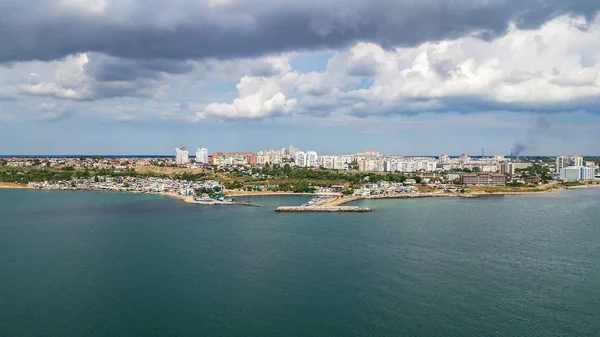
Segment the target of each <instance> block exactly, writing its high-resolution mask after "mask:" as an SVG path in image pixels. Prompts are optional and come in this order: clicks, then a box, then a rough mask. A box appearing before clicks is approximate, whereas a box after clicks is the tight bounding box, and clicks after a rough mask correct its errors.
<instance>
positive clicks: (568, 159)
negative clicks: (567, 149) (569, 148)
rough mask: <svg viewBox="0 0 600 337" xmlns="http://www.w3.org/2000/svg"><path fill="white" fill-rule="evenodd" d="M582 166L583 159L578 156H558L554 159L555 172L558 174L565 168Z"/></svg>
mask: <svg viewBox="0 0 600 337" xmlns="http://www.w3.org/2000/svg"><path fill="white" fill-rule="evenodd" d="M570 166H572V167H579V166H583V157H579V156H559V157H556V172H560V170H561V169H562V168H565V167H570Z"/></svg>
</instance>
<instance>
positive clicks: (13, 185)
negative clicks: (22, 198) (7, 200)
mask: <svg viewBox="0 0 600 337" xmlns="http://www.w3.org/2000/svg"><path fill="white" fill-rule="evenodd" d="M0 188H27V185H25V184H18V183H1V182H0Z"/></svg>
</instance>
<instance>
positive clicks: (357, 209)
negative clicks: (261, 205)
mask: <svg viewBox="0 0 600 337" xmlns="http://www.w3.org/2000/svg"><path fill="white" fill-rule="evenodd" d="M371 211H373V210H372V209H370V208H366V207H358V206H279V207H277V208H275V212H282V213H284V212H288V213H292V212H294V213H307V212H355V213H363V212H371Z"/></svg>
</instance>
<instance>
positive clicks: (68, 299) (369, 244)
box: [0, 189, 600, 336]
mask: <svg viewBox="0 0 600 337" xmlns="http://www.w3.org/2000/svg"><path fill="white" fill-rule="evenodd" d="M308 199H309V197H307V196H261V197H251V198H245V199H244V200H245V201H250V202H252V203H256V204H260V205H261V207H246V206H232V205H227V206H200V205H192V204H186V203H183V202H181V201H179V200H176V199H173V198H169V197H164V196H155V195H141V194H125V193H110V192H88V191H36V190H9V189H0V336H600V189H581V190H565V191H557V192H551V193H546V194H538V195H512V196H498V197H485V198H476V199H462V198H429V199H411V200H405V199H396V200H368V201H360V202H356V203H355V204H354V205H358V206H364V207H370V208H373V209H374V211H373V212H371V213H361V214H349V213H321V214H316V213H315V214H313V213H281V214H280V213H275V212H274V211H273V209H274V208H275V207H276V206H279V205H300V204H302V203H304V202H306V201H307V200H308Z"/></svg>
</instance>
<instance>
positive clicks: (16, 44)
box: [0, 0, 600, 79]
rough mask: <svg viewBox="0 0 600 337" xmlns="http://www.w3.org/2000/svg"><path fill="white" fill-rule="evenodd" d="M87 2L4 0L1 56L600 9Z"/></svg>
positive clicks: (582, 3)
mask: <svg viewBox="0 0 600 337" xmlns="http://www.w3.org/2000/svg"><path fill="white" fill-rule="evenodd" d="M88 2H89V3H90V4H94V3H95V4H97V3H101V2H92V1H88ZM213 2H218V1H213ZM223 2H224V1H223ZM60 3H63V4H64V3H74V4H76V5H78V6H79V7H73V8H67V7H64V5H63V7H61V5H58V4H60ZM85 3H86V1H85V0H78V1H63V2H56V1H50V0H38V1H3V2H0V41H2V43H1V44H0V62H9V61H24V60H53V59H59V58H61V57H64V56H66V55H69V54H73V53H77V52H98V53H104V54H107V55H111V56H115V57H121V58H132V59H177V60H182V59H202V58H207V57H215V58H235V57H246V56H253V55H260V54H265V53H272V52H282V51H290V50H312V49H320V48H337V47H340V46H344V45H348V44H351V43H354V42H356V41H369V42H375V43H379V44H381V45H384V46H393V45H415V44H418V43H421V42H424V41H434V40H442V39H446V38H456V37H460V36H463V35H466V34H479V36H481V37H484V38H491V37H494V36H498V35H501V34H503V33H504V32H505V31H506V28H507V26H508V24H509V22H511V21H514V22H517V24H518V25H519V27H526V28H533V27H537V26H539V25H540V24H542V23H544V22H546V21H547V20H549V19H551V18H553V17H556V16H557V15H561V14H566V13H569V14H576V15H585V16H586V17H588V18H591V17H593V16H594V15H595V14H596V13H597V12H598V9H599V7H600V1H597V0H579V1H562V0H561V1H558V0H545V1H544V0H496V1H493V0H457V1H447V0H430V1H417V0H330V1H321V0H319V1H317V0H307V1H302V2H297V1H292V0H279V1H277V2H273V1H271V0H269V1H267V0H253V1H250V0H246V1H242V0H231V1H229V3H227V4H224V5H221V6H216V7H214V6H213V7H210V6H208V5H207V4H206V3H202V2H199V1H197V0H193V1H192V0H175V1H169V2H167V1H158V0H147V1H141V0H140V1H134V0H119V1H116V0H107V6H106V8H103V9H102V8H101V9H100V10H97V11H96V12H86V9H89V8H93V6H92V5H87V6H86V5H82V4H85ZM138 70H139V71H142V73H141V74H140V73H125V72H123V73H122V74H119V71H118V69H113V71H108V70H107V71H104V72H101V73H102V74H101V75H99V76H105V77H106V78H107V79H120V78H121V77H124V78H126V77H128V76H137V75H142V76H153V75H152V72H148V73H144V71H146V70H148V69H145V68H144V69H138Z"/></svg>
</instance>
